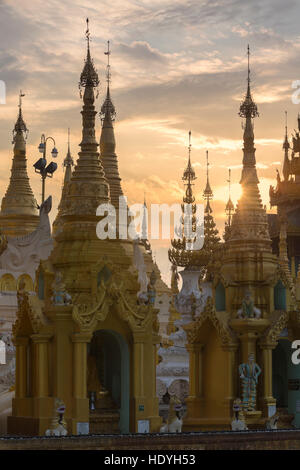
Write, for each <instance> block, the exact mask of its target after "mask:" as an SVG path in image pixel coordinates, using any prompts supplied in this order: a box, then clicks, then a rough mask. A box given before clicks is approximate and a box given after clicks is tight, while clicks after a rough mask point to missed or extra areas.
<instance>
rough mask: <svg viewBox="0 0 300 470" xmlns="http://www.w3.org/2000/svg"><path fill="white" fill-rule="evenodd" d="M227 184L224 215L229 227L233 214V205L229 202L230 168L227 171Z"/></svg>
mask: <svg viewBox="0 0 300 470" xmlns="http://www.w3.org/2000/svg"><path fill="white" fill-rule="evenodd" d="M227 183H228V195H229V196H228V201H227V204H226V207H225V213H226V215H227V217H228V220H227V225H228V226H230V225H231V219H232V214H233V212H234V205H233V202H232V200H231V169H230V168H229V170H228V180H227Z"/></svg>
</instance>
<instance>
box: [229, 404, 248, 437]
mask: <svg viewBox="0 0 300 470" xmlns="http://www.w3.org/2000/svg"><path fill="white" fill-rule="evenodd" d="M233 412H234V419H233V420H232V421H231V430H232V431H247V430H248V428H247V424H246V423H245V419H244V414H243V410H242V406H241V400H240V398H237V399H236V400H234V402H233Z"/></svg>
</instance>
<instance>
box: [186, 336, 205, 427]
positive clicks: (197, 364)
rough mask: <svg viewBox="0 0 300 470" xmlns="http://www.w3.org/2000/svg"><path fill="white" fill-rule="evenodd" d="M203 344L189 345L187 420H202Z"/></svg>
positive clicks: (187, 347)
mask: <svg viewBox="0 0 300 470" xmlns="http://www.w3.org/2000/svg"><path fill="white" fill-rule="evenodd" d="M203 347H204V345H203V344H201V343H189V344H188V345H187V346H186V349H187V350H188V352H189V355H190V357H189V364H190V365H189V388H190V390H189V397H188V398H187V410H188V412H187V419H191V418H200V417H201V414H202V408H203V370H202V350H203Z"/></svg>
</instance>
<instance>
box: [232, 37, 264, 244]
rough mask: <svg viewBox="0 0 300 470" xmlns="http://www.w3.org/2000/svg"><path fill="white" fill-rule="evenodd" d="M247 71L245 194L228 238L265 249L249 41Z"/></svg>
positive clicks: (242, 114)
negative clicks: (257, 170)
mask: <svg viewBox="0 0 300 470" xmlns="http://www.w3.org/2000/svg"><path fill="white" fill-rule="evenodd" d="M247 54H248V74H247V92H246V96H245V99H244V101H243V103H242V104H241V106H240V111H239V115H240V116H241V117H243V118H245V125H244V146H243V168H242V176H241V180H240V184H241V186H242V190H243V191H242V196H241V198H240V199H239V201H238V204H237V207H236V211H235V213H234V215H233V217H232V223H231V230H230V236H229V239H228V240H227V241H228V242H231V241H234V246H235V248H236V249H239V248H238V246H239V243H237V242H243V243H244V242H247V246H248V247H251V246H252V247H253V248H254V247H255V249H256V248H257V245H258V244H263V245H264V247H265V249H266V250H268V251H270V250H271V240H270V235H269V229H268V222H267V215H266V211H265V209H264V208H263V205H262V202H261V197H260V193H259V188H258V183H259V180H258V177H257V173H256V160H255V150H256V149H255V147H254V132H253V125H252V119H253V118H255V117H256V116H258V115H259V114H258V111H257V106H256V104H255V103H254V101H253V99H252V96H251V90H250V65H249V57H250V50H249V45H248V50H247Z"/></svg>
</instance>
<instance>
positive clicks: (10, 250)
mask: <svg viewBox="0 0 300 470" xmlns="http://www.w3.org/2000/svg"><path fill="white" fill-rule="evenodd" d="M51 207H52V197H51V196H49V197H48V198H47V199H46V201H44V202H43V204H42V205H41V207H40V220H39V224H38V226H37V228H36V229H35V230H34V231H33V232H31V233H29V234H27V235H23V236H20V237H7V247H6V249H5V250H4V252H3V253H2V255H1V256H0V270H5V271H6V272H12V273H13V272H18V273H26V274H29V275H30V276H31V278H32V279H34V278H35V272H36V269H37V267H38V264H39V262H40V260H41V259H47V258H48V257H49V255H50V253H51V251H52V248H53V241H52V238H51V227H50V221H49V212H50V210H51Z"/></svg>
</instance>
